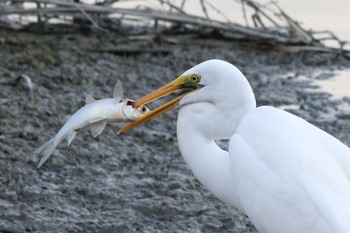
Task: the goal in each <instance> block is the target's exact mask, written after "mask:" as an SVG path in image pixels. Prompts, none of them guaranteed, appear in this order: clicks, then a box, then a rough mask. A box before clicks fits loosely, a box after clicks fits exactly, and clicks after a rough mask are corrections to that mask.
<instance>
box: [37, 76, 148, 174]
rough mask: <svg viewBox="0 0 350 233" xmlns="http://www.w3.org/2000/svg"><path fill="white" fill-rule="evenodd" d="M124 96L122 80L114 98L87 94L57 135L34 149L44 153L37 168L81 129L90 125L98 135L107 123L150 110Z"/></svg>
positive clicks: (129, 119) (137, 115)
mask: <svg viewBox="0 0 350 233" xmlns="http://www.w3.org/2000/svg"><path fill="white" fill-rule="evenodd" d="M122 97H123V87H122V85H121V82H120V81H118V82H117V84H116V85H115V87H114V92H113V98H108V99H101V100H95V99H94V98H93V97H91V96H89V95H88V96H86V99H85V102H86V105H85V106H84V107H82V108H81V109H79V110H78V111H77V112H75V113H74V114H73V115H72V116H71V117H70V118H69V119H68V121H67V122H66V123H65V124H64V125H63V127H62V128H61V129H60V131H58V133H57V134H56V136H55V137H53V138H52V139H51V140H49V141H48V142H46V143H45V144H44V145H42V146H41V147H39V148H38V149H37V150H36V151H34V153H35V154H40V155H43V157H42V158H41V160H40V162H39V164H38V166H37V168H39V167H41V165H43V164H44V163H45V161H46V160H47V159H48V158H49V157H50V155H51V153H52V152H53V151H54V150H55V148H56V147H57V145H58V144H60V143H61V142H62V141H63V140H64V139H67V141H68V146H69V145H70V144H71V142H72V140H73V138H74V137H75V135H76V134H77V132H78V131H79V130H81V129H83V128H86V127H88V126H90V127H91V132H92V135H93V136H94V137H97V136H98V135H100V134H101V133H102V131H103V130H104V128H105V127H106V125H107V123H117V122H129V121H133V120H136V119H137V118H139V117H141V116H142V115H144V114H146V113H147V112H149V111H150V110H149V109H148V108H147V107H146V106H140V107H138V108H134V103H135V102H134V101H133V100H130V99H122Z"/></svg>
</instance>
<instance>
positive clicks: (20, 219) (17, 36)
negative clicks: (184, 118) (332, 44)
mask: <svg viewBox="0 0 350 233" xmlns="http://www.w3.org/2000/svg"><path fill="white" fill-rule="evenodd" d="M135 51H136V52H135ZM301 57H303V59H301ZM211 58H219V59H223V60H226V61H228V62H231V63H232V64H235V65H236V66H237V67H238V68H239V69H240V70H242V72H243V73H244V74H245V75H246V77H247V78H248V79H249V81H250V83H251V85H252V87H253V90H254V92H255V94H256V99H257V101H258V105H272V106H275V107H283V108H285V109H286V110H288V111H290V112H293V113H295V114H296V115H299V116H301V117H303V118H304V119H306V120H308V121H309V122H311V123H313V124H315V125H317V126H318V127H320V128H322V129H324V130H326V131H327V132H329V133H331V134H332V135H334V136H335V137H337V138H339V139H340V140H342V141H343V142H344V143H345V144H347V145H350V136H349V132H350V123H349V122H350V114H349V113H348V112H344V111H343V110H342V109H343V108H339V106H340V105H342V106H344V104H345V105H347V106H349V105H350V100H349V99H346V98H344V99H342V100H330V98H329V94H326V93H319V92H308V91H306V89H310V88H313V85H312V83H311V78H310V79H299V78H298V77H299V76H301V75H303V76H306V77H312V74H314V73H315V71H318V72H319V71H321V73H322V72H324V73H328V74H329V73H332V70H335V69H339V68H344V67H346V66H348V67H349V66H350V65H349V64H348V61H346V60H343V59H341V58H338V59H337V60H332V59H330V56H329V55H325V54H318V53H308V54H300V53H279V52H271V51H261V50H257V49H256V48H254V46H253V45H252V44H249V43H242V42H228V41H223V40H216V39H211V38H202V37H201V36H197V35H194V34H188V35H167V34H162V35H156V36H155V35H149V34H147V33H146V32H145V33H142V32H140V33H139V35H137V36H135V35H134V36H127V35H121V34H81V33H64V34H62V33H47V34H44V33H42V34H33V33H30V32H10V31H1V32H0V85H1V91H0V124H1V128H0V171H1V176H0V180H1V182H0V231H2V232H256V230H255V229H254V227H253V226H252V225H251V224H250V223H249V220H248V219H247V218H246V217H245V216H244V215H243V214H241V213H239V212H237V211H236V210H235V209H234V208H232V207H229V206H227V205H225V204H223V203H222V202H220V201H219V200H218V199H216V198H215V197H214V196H212V195H211V194H210V193H209V192H208V191H206V190H205V189H204V188H203V187H202V186H201V184H200V183H199V182H198V181H196V179H195V178H194V177H193V175H192V174H191V171H190V170H189V168H188V167H187V165H186V164H185V162H184V160H183V159H182V157H181V154H180V152H179V150H178V147H177V140H176V116H177V114H176V111H173V112H170V113H168V114H166V115H165V116H163V117H160V118H158V119H155V120H153V121H151V122H149V123H147V124H145V125H143V126H141V127H138V128H136V129H133V130H132V131H130V132H128V133H125V134H123V135H120V136H116V134H115V131H116V130H117V129H119V128H120V127H121V125H108V126H107V127H106V129H105V131H104V132H103V133H102V135H100V136H99V137H98V138H96V139H94V138H93V137H92V136H91V134H90V132H89V131H88V130H86V131H84V132H82V133H80V134H78V135H77V136H76V138H75V140H74V141H73V143H72V145H71V146H70V147H68V146H66V144H65V143H62V144H61V145H60V146H58V148H57V149H56V151H55V152H54V153H53V155H52V156H51V157H50V159H49V160H48V161H47V162H46V163H45V164H44V166H43V167H42V168H41V169H36V165H37V162H38V161H39V157H38V156H33V154H32V152H33V151H34V150H35V149H36V148H37V147H38V146H40V145H41V144H43V143H44V142H45V141H47V140H49V139H50V138H51V137H53V136H54V135H55V134H56V133H57V131H58V130H59V129H60V127H61V126H62V125H63V124H64V122H65V120H66V119H67V117H69V116H70V114H72V113H73V112H75V111H76V110H77V109H78V108H80V107H81V106H83V105H84V95H85V94H90V95H92V96H94V97H95V98H97V99H100V98H107V97H111V96H112V92H113V87H114V85H115V83H116V80H121V81H122V82H123V86H124V89H125V93H126V95H127V97H129V98H133V99H137V98H138V97H141V96H142V95H144V94H146V93H148V92H149V91H151V90H154V89H155V88H158V87H160V86H161V85H163V84H165V83H166V82H168V81H170V80H172V79H173V78H175V77H177V76H178V75H179V74H181V73H182V72H183V71H185V70H186V69H188V68H190V67H192V66H193V65H195V64H197V63H200V62H202V61H204V60H208V59H211ZM25 77H27V78H30V80H31V82H32V84H33V87H31V86H30V85H28V81H26V78H25ZM27 80H28V79H27ZM223 146H225V145H224V143H223Z"/></svg>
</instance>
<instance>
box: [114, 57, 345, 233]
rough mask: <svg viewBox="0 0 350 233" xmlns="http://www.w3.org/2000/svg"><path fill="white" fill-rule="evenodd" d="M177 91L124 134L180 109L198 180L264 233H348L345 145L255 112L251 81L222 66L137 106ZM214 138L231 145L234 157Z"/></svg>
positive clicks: (196, 70)
mask: <svg viewBox="0 0 350 233" xmlns="http://www.w3.org/2000/svg"><path fill="white" fill-rule="evenodd" d="M177 90H183V91H182V92H181V95H179V96H178V97H176V98H175V99H173V100H172V101H170V102H168V103H166V104H164V105H162V106H160V107H158V108H157V109H155V110H153V111H151V112H150V113H148V114H146V115H145V116H144V117H142V118H140V119H138V120H136V121H134V122H133V123H131V124H130V125H128V126H126V127H124V128H123V129H121V130H120V131H119V133H121V132H123V131H126V130H128V129H130V128H131V127H134V126H136V125H138V124H140V123H142V122H145V121H147V120H150V119H151V118H153V117H155V116H158V115H160V114H162V113H164V112H166V111H168V110H170V109H172V108H174V107H175V106H177V105H179V106H180V110H179V114H178V120H177V137H178V144H179V147H180V151H181V153H182V155H183V157H184V159H185V161H186V163H187V164H188V166H189V167H190V168H191V169H192V172H193V174H194V176H195V177H196V178H197V179H198V180H199V181H200V182H201V183H202V184H203V185H204V186H205V187H206V188H207V189H208V190H209V191H210V192H212V193H213V194H214V195H215V196H216V197H218V198H219V199H220V200H222V201H224V202H226V203H228V204H231V205H233V206H234V207H236V208H237V209H239V210H240V211H242V212H243V213H245V214H247V215H248V217H249V218H250V220H251V221H252V223H253V224H254V225H255V227H256V228H257V229H258V231H259V232H261V233H316V232H317V233H333V232H336V233H349V232H350V149H349V148H348V147H347V146H346V145H344V144H343V143H341V142H340V141H339V140H337V139H336V138H334V137H333V136H331V135H329V134H328V133H326V132H324V131H322V130H321V129H319V128H317V127H315V126H313V125H311V124H310V123H308V122H306V121H305V120H303V119H301V118H299V117H297V116H295V115H293V114H290V113H288V112H285V111H283V110H279V109H276V108H273V107H268V106H262V107H258V108H257V107H256V102H255V97H254V94H253V91H252V89H251V87H250V85H249V83H248V81H247V79H246V78H245V77H244V75H243V74H242V73H241V72H240V71H239V70H238V69H237V68H236V67H235V66H233V65H231V64H230V63H227V62H225V61H221V60H209V61H206V62H203V63H201V64H199V65H196V66H194V67H193V68H191V69H189V70H187V71H186V72H185V73H184V74H183V75H181V76H180V77H178V78H177V79H175V80H174V81H172V82H170V83H169V84H167V85H165V86H163V87H162V88H160V89H158V90H157V91H155V92H153V93H151V94H149V95H147V96H145V97H143V98H141V99H139V100H138V101H136V107H137V106H141V105H144V104H146V103H148V102H151V101H153V100H155V99H158V98H160V97H163V96H165V95H168V94H170V93H173V92H175V91H177ZM216 139H230V143H229V151H228V152H227V151H224V150H222V149H220V148H219V147H218V146H217V144H216V143H215V141H214V140H216Z"/></svg>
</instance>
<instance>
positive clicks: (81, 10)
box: [74, 3, 107, 31]
mask: <svg viewBox="0 0 350 233" xmlns="http://www.w3.org/2000/svg"><path fill="white" fill-rule="evenodd" d="M74 5H75V7H76V8H77V9H78V10H79V11H80V12H81V13H82V14H83V15H84V16H85V17H86V18H87V19H88V20H89V21H90V22H91V23H92V25H94V27H95V28H97V29H99V30H101V31H107V30H105V29H104V28H102V27H100V26H99V25H98V24H97V23H96V22H95V21H94V20H93V19H92V18H91V17H90V15H89V14H87V13H86V12H85V11H84V10H83V9H81V8H80V7H79V6H78V5H77V4H76V3H74Z"/></svg>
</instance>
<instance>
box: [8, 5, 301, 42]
mask: <svg viewBox="0 0 350 233" xmlns="http://www.w3.org/2000/svg"><path fill="white" fill-rule="evenodd" d="M27 2H45V3H53V4H57V5H63V6H71V8H68V7H63V8H59V7H55V8H46V9H40V10H38V9H37V10H33V9H4V10H3V11H2V13H3V14H36V13H37V11H39V12H41V13H47V14H48V13H56V14H58V13H62V14H67V13H69V12H70V13H77V9H76V8H73V7H74V5H73V4H72V3H69V2H63V1H54V0H31V1H29V0H28V1H27ZM76 4H77V5H79V6H80V7H81V8H82V9H84V10H85V11H86V12H89V13H100V14H112V13H116V14H120V15H131V16H138V17H143V18H148V19H153V20H156V19H157V20H163V21H167V22H173V23H183V24H192V25H196V26H202V27H208V28H213V29H218V30H226V31H228V32H234V33H241V34H243V35H245V36H247V37H248V38H250V39H266V40H275V41H278V42H281V43H287V44H288V43H302V42H303V41H301V40H300V39H297V38H288V37H286V36H281V35H275V34H271V33H268V32H266V30H265V31H262V30H258V29H251V28H247V27H244V26H240V25H238V24H233V23H230V24H228V23H223V22H220V21H216V20H211V21H210V22H208V20H206V19H205V18H202V17H198V16H191V15H187V14H174V13H173V14H169V13H167V12H166V13H163V12H159V11H155V10H147V11H145V10H140V9H124V8H110V7H103V6H92V5H85V4H78V3H76ZM79 12H80V11H79Z"/></svg>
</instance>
